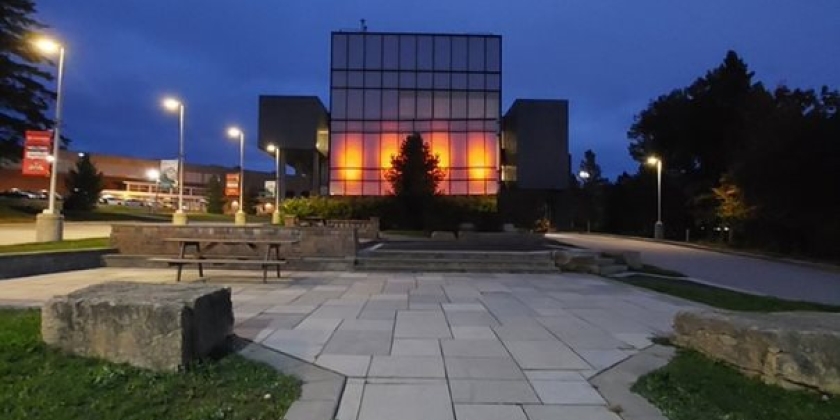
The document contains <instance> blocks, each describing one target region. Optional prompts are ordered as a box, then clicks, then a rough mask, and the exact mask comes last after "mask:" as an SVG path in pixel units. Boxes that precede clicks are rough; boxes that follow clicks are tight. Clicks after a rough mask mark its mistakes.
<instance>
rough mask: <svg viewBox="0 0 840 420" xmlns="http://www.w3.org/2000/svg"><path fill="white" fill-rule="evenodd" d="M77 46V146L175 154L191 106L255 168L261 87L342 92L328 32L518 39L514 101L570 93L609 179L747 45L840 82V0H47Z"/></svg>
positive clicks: (215, 159)
mask: <svg viewBox="0 0 840 420" xmlns="http://www.w3.org/2000/svg"><path fill="white" fill-rule="evenodd" d="M37 4H38V7H39V9H40V15H39V18H40V20H41V21H43V23H45V24H48V25H50V26H51V29H50V33H52V34H54V35H56V36H57V37H59V38H60V39H62V40H63V41H64V42H65V44H66V45H67V49H68V58H67V60H68V61H67V72H66V77H67V78H66V81H67V83H66V89H67V90H66V92H65V93H66V100H65V121H66V128H65V130H66V133H67V135H69V136H70V137H71V138H73V139H74V144H73V148H74V149H82V150H90V151H91V152H94V153H113V154H125V155H131V156H137V157H149V158H166V157H174V156H175V155H176V154H177V118H176V117H175V116H174V115H169V114H167V113H165V112H164V111H163V110H162V109H161V107H160V100H161V98H162V97H163V96H165V95H167V94H173V95H177V96H179V97H180V98H182V99H183V100H184V101H185V103H186V105H187V120H186V123H187V141H186V149H187V156H188V160H189V161H192V162H202V163H213V164H225V165H236V164H237V163H238V145H237V144H235V142H234V141H231V140H228V139H227V138H226V137H225V127H226V126H227V125H228V124H234V123H235V124H240V125H241V126H242V127H243V128H244V129H245V132H246V136H247V141H248V143H249V150H248V152H247V154H246V167H249V168H254V169H266V170H271V169H272V168H273V162H272V161H271V159H270V158H269V157H268V156H266V155H265V154H263V153H261V152H258V151H257V150H256V130H257V98H258V96H259V95H260V94H315V95H318V96H320V97H321V99H322V100H323V101H324V103H325V104H326V103H329V102H328V100H329V94H328V89H329V78H328V68H329V35H330V32H331V31H333V30H340V29H356V28H358V27H359V19H360V18H365V19H367V22H368V27H369V30H371V31H394V32H452V33H495V34H500V35H502V36H503V65H504V68H503V70H504V77H503V83H504V85H503V96H504V98H503V108H504V110H507V107H508V106H509V105H510V103H511V102H512V101H513V100H514V99H516V98H564V99H568V100H570V102H571V104H570V106H571V111H570V112H571V115H570V151H571V152H572V155H573V156H572V159H573V167H574V168H577V164H578V162H579V161H580V159H581V156H582V154H583V151H584V150H586V149H588V148H591V149H593V150H594V151H595V152H596V153H597V155H598V160H599V161H600V163H601V166H602V168H603V169H604V173H605V174H606V175H607V176H609V177H610V178H613V177H615V176H616V175H618V174H619V173H621V171H624V170H627V171H630V172H634V171H635V168H636V164H635V163H634V162H632V161H631V160H630V158H629V157H628V154H627V144H628V140H627V137H626V132H627V129H628V128H629V126H630V124H631V123H632V121H633V116H634V115H635V114H637V113H638V112H639V111H641V110H642V109H643V108H644V107H645V106H646V105H647V103H648V102H649V101H650V100H651V99H653V98H655V97H656V96H658V95H660V94H663V93H667V92H668V91H670V90H671V89H674V88H677V87H682V86H686V85H687V84H689V83H691V82H692V81H693V80H694V79H695V78H696V77H698V76H701V75H703V74H704V73H705V71H707V70H709V69H711V68H712V67H714V66H717V65H718V64H719V63H720V62H721V61H722V60H723V57H724V55H725V53H726V51H727V50H728V49H734V50H736V51H737V52H738V53H739V54H741V56H742V57H743V58H744V60H745V61H746V62H747V63H748V64H749V65H750V68H751V69H752V70H753V71H755V73H756V77H757V79H758V80H761V81H763V82H765V84H767V85H768V86H771V87H773V86H776V85H778V84H780V83H785V84H787V85H789V86H793V87H802V88H811V87H818V86H821V85H828V86H830V87H833V88H838V87H840V0H807V1H802V2H797V1H790V0H705V1H668V0H636V1H627V0H523V1H520V2H514V1H510V0H506V1H497V0H482V1H475V0H462V1H453V0H445V1H441V0H425V1H422V2H408V1H394V0H368V1H353V0H345V1H336V0H305V1H293V0H283V1H281V0H224V1H222V0H37Z"/></svg>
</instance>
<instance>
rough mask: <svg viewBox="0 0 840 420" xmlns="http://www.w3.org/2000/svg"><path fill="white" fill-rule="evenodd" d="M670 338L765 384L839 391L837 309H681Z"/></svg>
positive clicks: (839, 320)
mask: <svg viewBox="0 0 840 420" xmlns="http://www.w3.org/2000/svg"><path fill="white" fill-rule="evenodd" d="M674 333H675V337H674V338H675V343H676V344H677V345H679V346H682V347H688V348H691V349H694V350H697V351H699V352H701V353H703V354H705V355H707V356H709V357H712V358H714V359H717V360H721V361H723V362H726V363H729V364H731V365H734V366H735V367H737V368H739V369H740V370H741V371H743V372H745V373H747V374H750V375H754V376H759V377H761V379H762V380H764V381H765V382H767V383H772V384H777V385H781V386H785V387H789V388H803V387H804V388H811V389H816V390H819V391H822V392H826V393H832V394H837V395H840V314H837V313H817V312H782V313H770V314H757V313H737V312H724V311H701V312H681V313H679V314H677V316H676V318H675V319H674Z"/></svg>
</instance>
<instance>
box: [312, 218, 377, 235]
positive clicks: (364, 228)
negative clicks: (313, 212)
mask: <svg viewBox="0 0 840 420" xmlns="http://www.w3.org/2000/svg"><path fill="white" fill-rule="evenodd" d="M325 223H326V225H327V227H331V228H355V229H356V234H357V235H358V237H359V239H379V218H378V217H371V218H370V219H369V220H335V219H328V220H326V221H325Z"/></svg>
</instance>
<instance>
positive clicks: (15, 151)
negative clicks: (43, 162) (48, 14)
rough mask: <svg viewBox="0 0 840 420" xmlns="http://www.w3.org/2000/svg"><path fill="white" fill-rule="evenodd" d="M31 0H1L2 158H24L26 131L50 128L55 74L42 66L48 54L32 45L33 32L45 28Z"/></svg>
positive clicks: (0, 143) (0, 149) (0, 95)
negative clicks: (48, 113) (51, 85)
mask: <svg viewBox="0 0 840 420" xmlns="http://www.w3.org/2000/svg"><path fill="white" fill-rule="evenodd" d="M35 14H36V10H35V4H34V2H32V1H31V0H6V1H2V2H0V98H2V100H0V158H3V159H8V160H12V161H17V160H19V159H20V158H21V143H22V140H23V136H24V132H25V131H26V130H33V129H48V128H50V127H52V121H51V120H50V119H49V118H47V117H46V116H45V115H44V112H45V111H46V110H47V109H48V108H49V106H50V103H51V102H52V101H53V99H54V98H55V94H54V93H53V92H52V91H50V90H49V89H47V88H46V87H44V85H43V83H44V82H49V81H51V80H52V79H53V77H52V75H51V74H50V73H49V72H47V71H44V70H42V69H41V68H39V66H40V65H43V64H45V63H47V58H46V57H44V56H43V55H42V54H41V53H40V52H38V51H36V50H35V47H34V46H32V45H31V43H30V42H28V41H29V40H31V34H32V33H33V32H37V31H39V30H41V29H43V28H44V25H42V24H40V23H38V21H36V20H35V18H34V16H35Z"/></svg>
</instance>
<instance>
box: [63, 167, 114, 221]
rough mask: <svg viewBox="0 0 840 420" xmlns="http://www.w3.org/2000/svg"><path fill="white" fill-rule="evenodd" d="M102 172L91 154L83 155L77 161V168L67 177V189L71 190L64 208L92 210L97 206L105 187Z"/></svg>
mask: <svg viewBox="0 0 840 420" xmlns="http://www.w3.org/2000/svg"><path fill="white" fill-rule="evenodd" d="M103 178H104V177H103V175H102V172H99V171H98V170H97V169H96V166H94V164H93V162H91V160H90V155H88V154H85V155H82V156H81V157H80V158H79V160H77V161H76V168H75V169H72V170H71V171H70V174H69V175H68V177H67V189H68V190H69V191H70V194H69V196H68V197H67V200H65V202H64V208H65V209H67V210H76V211H90V210H93V208H94V207H96V202H97V201H98V200H99V194H100V193H102V189H103V187H104V183H103Z"/></svg>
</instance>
